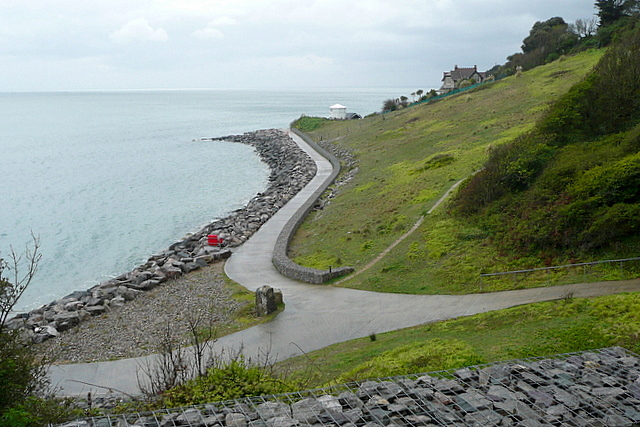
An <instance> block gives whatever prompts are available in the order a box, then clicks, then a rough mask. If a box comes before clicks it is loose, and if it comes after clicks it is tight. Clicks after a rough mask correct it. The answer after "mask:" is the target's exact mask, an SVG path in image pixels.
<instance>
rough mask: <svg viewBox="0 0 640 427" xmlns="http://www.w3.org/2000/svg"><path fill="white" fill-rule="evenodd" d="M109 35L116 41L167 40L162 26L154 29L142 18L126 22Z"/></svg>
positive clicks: (167, 35) (167, 36)
mask: <svg viewBox="0 0 640 427" xmlns="http://www.w3.org/2000/svg"><path fill="white" fill-rule="evenodd" d="M109 37H110V38H111V40H113V41H115V42H117V43H130V42H133V41H136V40H142V41H153V42H164V41H167V40H169V34H167V32H166V31H165V30H164V29H163V28H157V29H154V28H153V27H151V25H149V22H148V21H147V20H146V19H144V18H137V19H133V20H131V21H129V22H127V23H126V24H124V25H123V26H122V27H121V28H120V29H119V30H117V31H115V32H113V33H111V34H110V35H109Z"/></svg>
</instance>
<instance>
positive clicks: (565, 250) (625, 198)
mask: <svg viewBox="0 0 640 427" xmlns="http://www.w3.org/2000/svg"><path fill="white" fill-rule="evenodd" d="M613 39H614V40H615V41H614V42H613V43H612V45H611V46H610V47H609V49H608V50H607V52H606V53H605V55H604V56H603V57H602V59H601V61H600V62H599V63H598V65H597V66H596V67H595V68H594V70H593V71H592V72H591V73H590V74H589V75H588V76H587V77H586V78H585V79H584V80H583V81H582V82H581V83H579V84H578V85H576V86H574V87H573V88H572V89H571V90H570V91H569V92H568V93H567V94H566V95H565V96H564V97H562V98H561V99H560V100H559V101H558V102H556V103H555V104H554V105H552V106H551V108H550V110H549V112H548V113H547V114H546V116H545V117H544V118H543V119H542V120H541V121H540V122H539V123H538V125H537V126H536V128H535V129H534V130H533V131H531V132H529V133H528V134H526V135H524V136H522V137H520V138H518V139H516V140H515V141H514V142H513V143H510V144H506V145H501V146H497V147H494V148H493V149H492V151H491V153H490V156H489V160H488V162H487V163H486V165H485V167H484V169H483V170H482V171H481V172H480V173H478V174H476V175H475V176H473V177H472V178H471V179H469V180H468V182H467V183H466V184H465V185H464V186H463V187H462V188H461V190H460V192H459V193H458V196H457V198H456V199H455V201H454V203H453V204H452V206H451V210H452V212H453V213H455V214H456V215H458V216H460V217H464V218H466V219H467V220H472V221H476V222H477V223H478V224H479V225H480V226H481V227H484V228H485V229H486V230H487V231H488V232H489V234H490V235H492V236H493V238H494V242H495V243H496V244H497V245H498V246H500V247H501V248H503V249H504V250H506V251H511V252H512V253H515V254H518V255H519V256H525V255H527V254H530V255H535V256H543V257H551V258H553V257H554V256H561V257H563V258H570V257H572V256H576V257H579V256H581V255H584V254H585V253H586V252H589V251H598V250H604V251H613V252H614V253H625V252H626V251H632V248H634V247H635V246H639V245H640V238H639V236H638V231H640V24H638V19H637V18H634V19H631V17H629V19H625V23H624V25H623V26H621V27H618V30H617V31H616V32H615V34H614V37H613Z"/></svg>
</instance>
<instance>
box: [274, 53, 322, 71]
mask: <svg viewBox="0 0 640 427" xmlns="http://www.w3.org/2000/svg"><path fill="white" fill-rule="evenodd" d="M266 62H267V63H270V64H273V65H276V66H279V67H281V68H283V69H290V70H298V71H300V70H304V71H315V70H318V69H324V68H326V67H328V66H331V65H333V63H334V59H333V58H329V57H324V56H317V55H302V56H279V57H274V58H268V59H267V60H266Z"/></svg>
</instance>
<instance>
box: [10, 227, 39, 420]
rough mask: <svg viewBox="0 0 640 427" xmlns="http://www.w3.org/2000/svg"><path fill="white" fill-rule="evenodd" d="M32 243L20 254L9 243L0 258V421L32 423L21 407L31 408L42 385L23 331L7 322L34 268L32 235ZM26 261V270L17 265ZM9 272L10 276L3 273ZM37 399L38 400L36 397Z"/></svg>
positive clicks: (35, 254) (36, 256)
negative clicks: (4, 255) (7, 252)
mask: <svg viewBox="0 0 640 427" xmlns="http://www.w3.org/2000/svg"><path fill="white" fill-rule="evenodd" d="M32 238H33V247H32V248H29V247H27V248H26V249H25V251H24V253H22V254H18V253H16V251H15V250H14V249H13V247H11V253H10V254H9V260H8V261H7V260H5V259H3V258H0V424H2V425H16V426H19V425H32V424H33V423H34V419H35V418H34V415H32V414H30V411H29V410H27V409H25V408H26V407H30V408H31V409H33V407H34V405H37V404H34V402H36V401H37V400H33V396H34V395H36V394H37V393H38V392H40V391H43V389H44V387H45V386H46V384H47V382H46V378H45V371H44V364H43V363H41V361H40V360H38V358H37V356H36V353H35V352H33V351H31V349H30V348H29V345H30V343H28V342H25V339H24V337H23V335H21V334H20V332H19V331H17V330H11V329H10V328H9V327H8V326H7V324H6V320H7V319H8V317H9V315H10V313H11V312H12V309H13V307H14V306H15V304H16V303H17V302H18V299H20V297H21V296H22V294H23V293H24V291H25V290H26V289H27V287H28V286H29V284H30V283H31V280H32V279H33V277H34V275H35V274H36V272H37V271H38V263H39V262H40V258H41V257H42V256H41V254H40V242H39V239H38V238H37V237H36V236H33V235H32ZM25 263H26V270H25V271H24V273H21V267H22V266H23V264H25ZM7 271H9V272H11V274H10V277H11V279H9V278H7V277H5V276H4V273H5V272H7ZM37 402H40V401H37Z"/></svg>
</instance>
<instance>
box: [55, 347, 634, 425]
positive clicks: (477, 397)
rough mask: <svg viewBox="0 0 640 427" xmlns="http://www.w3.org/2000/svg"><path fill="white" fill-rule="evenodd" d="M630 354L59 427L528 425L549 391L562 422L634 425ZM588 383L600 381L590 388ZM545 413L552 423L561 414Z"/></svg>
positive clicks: (530, 362) (567, 357)
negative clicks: (549, 414)
mask: <svg viewBox="0 0 640 427" xmlns="http://www.w3.org/2000/svg"><path fill="white" fill-rule="evenodd" d="M639 357H640V356H638V355H637V354H635V353H633V352H630V351H628V350H625V349H623V348H621V347H610V348H603V349H597V350H591V351H582V352H576V353H565V354H557V355H554V356H546V357H532V358H526V359H516V360H512V361H509V362H498V363H490V364H485V365H475V366H469V367H467V368H462V369H457V370H455V369H452V370H445V371H438V372H430V373H427V374H414V375H405V376H398V377H391V378H376V379H373V380H369V381H362V382H354V383H348V384H341V385H336V386H333V387H326V388H321V389H315V390H306V391H301V392H295V393H287V394H280V395H275V396H260V397H250V398H243V399H238V400H232V401H226V402H214V403H210V404H205V405H197V406H190V407H183V408H175V409H161V410H156V411H151V412H144V413H129V414H121V415H110V416H109V415H105V416H101V417H89V418H83V419H80V420H77V421H74V422H71V423H66V424H63V425H61V427H125V426H126V427H174V426H182V427H185V426H191V427H196V426H197V427H204V426H211V427H213V426H218V427H220V426H222V425H226V426H265V427H266V426H275V425H279V426H299V425H314V426H337V425H347V424H349V425H358V426H363V425H433V426H450V425H456V426H461V427H462V426H477V425H498V424H500V425H512V424H514V423H516V422H521V421H524V420H526V419H534V420H538V422H536V423H535V424H536V425H543V424H544V425H548V424H550V419H549V417H548V415H547V416H546V418H545V419H543V418H542V417H543V414H544V413H543V412H541V408H543V410H544V409H545V408H546V407H549V406H551V405H552V404H554V405H556V402H555V401H554V399H555V400H557V405H558V406H556V409H558V408H560V407H562V411H561V412H559V413H558V414H557V415H558V417H560V415H561V418H562V419H565V420H567V421H568V422H567V423H562V425H620V426H622V425H625V426H626V425H629V426H630V425H637V424H632V419H631V418H633V421H640V414H638V412H637V411H636V410H633V408H632V406H631V403H630V402H631V395H632V394H634V395H635V396H638V394H639V393H640V391H638V390H637V386H636V385H635V384H634V383H633V380H634V379H635V378H636V377H637V376H638V374H640V359H639ZM583 375H584V377H583ZM594 382H595V383H596V384H599V385H600V387H592V386H591V385H592V384H593V383H594ZM587 383H588V384H589V385H590V386H586V384H587ZM579 387H581V388H579ZM577 390H579V391H577ZM538 396H540V397H538ZM554 396H555V397H554ZM616 396H620V397H622V396H624V398H620V397H618V398H617V399H616V398H615V397H616ZM627 396H628V397H627ZM543 398H544V399H546V401H547V403H544V402H545V400H542V399H543ZM539 399H540V400H539ZM626 400H629V402H628V403H627V402H626ZM501 402H503V403H504V402H506V403H507V404H509V402H510V404H511V406H510V409H508V410H505V409H504V408H505V407H503V406H501V405H502V404H503V403H501ZM561 403H564V404H565V405H566V406H563V405H562V404H561ZM602 408H604V409H602ZM636 409H637V408H636ZM604 411H606V413H605V412H604ZM627 416H628V417H629V418H625V417H627ZM501 421H502V422H501ZM542 421H545V422H544V423H542ZM554 421H558V424H557V425H560V423H559V421H560V418H558V419H554ZM553 424H554V425H556V423H555V422H554V423H553Z"/></svg>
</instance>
